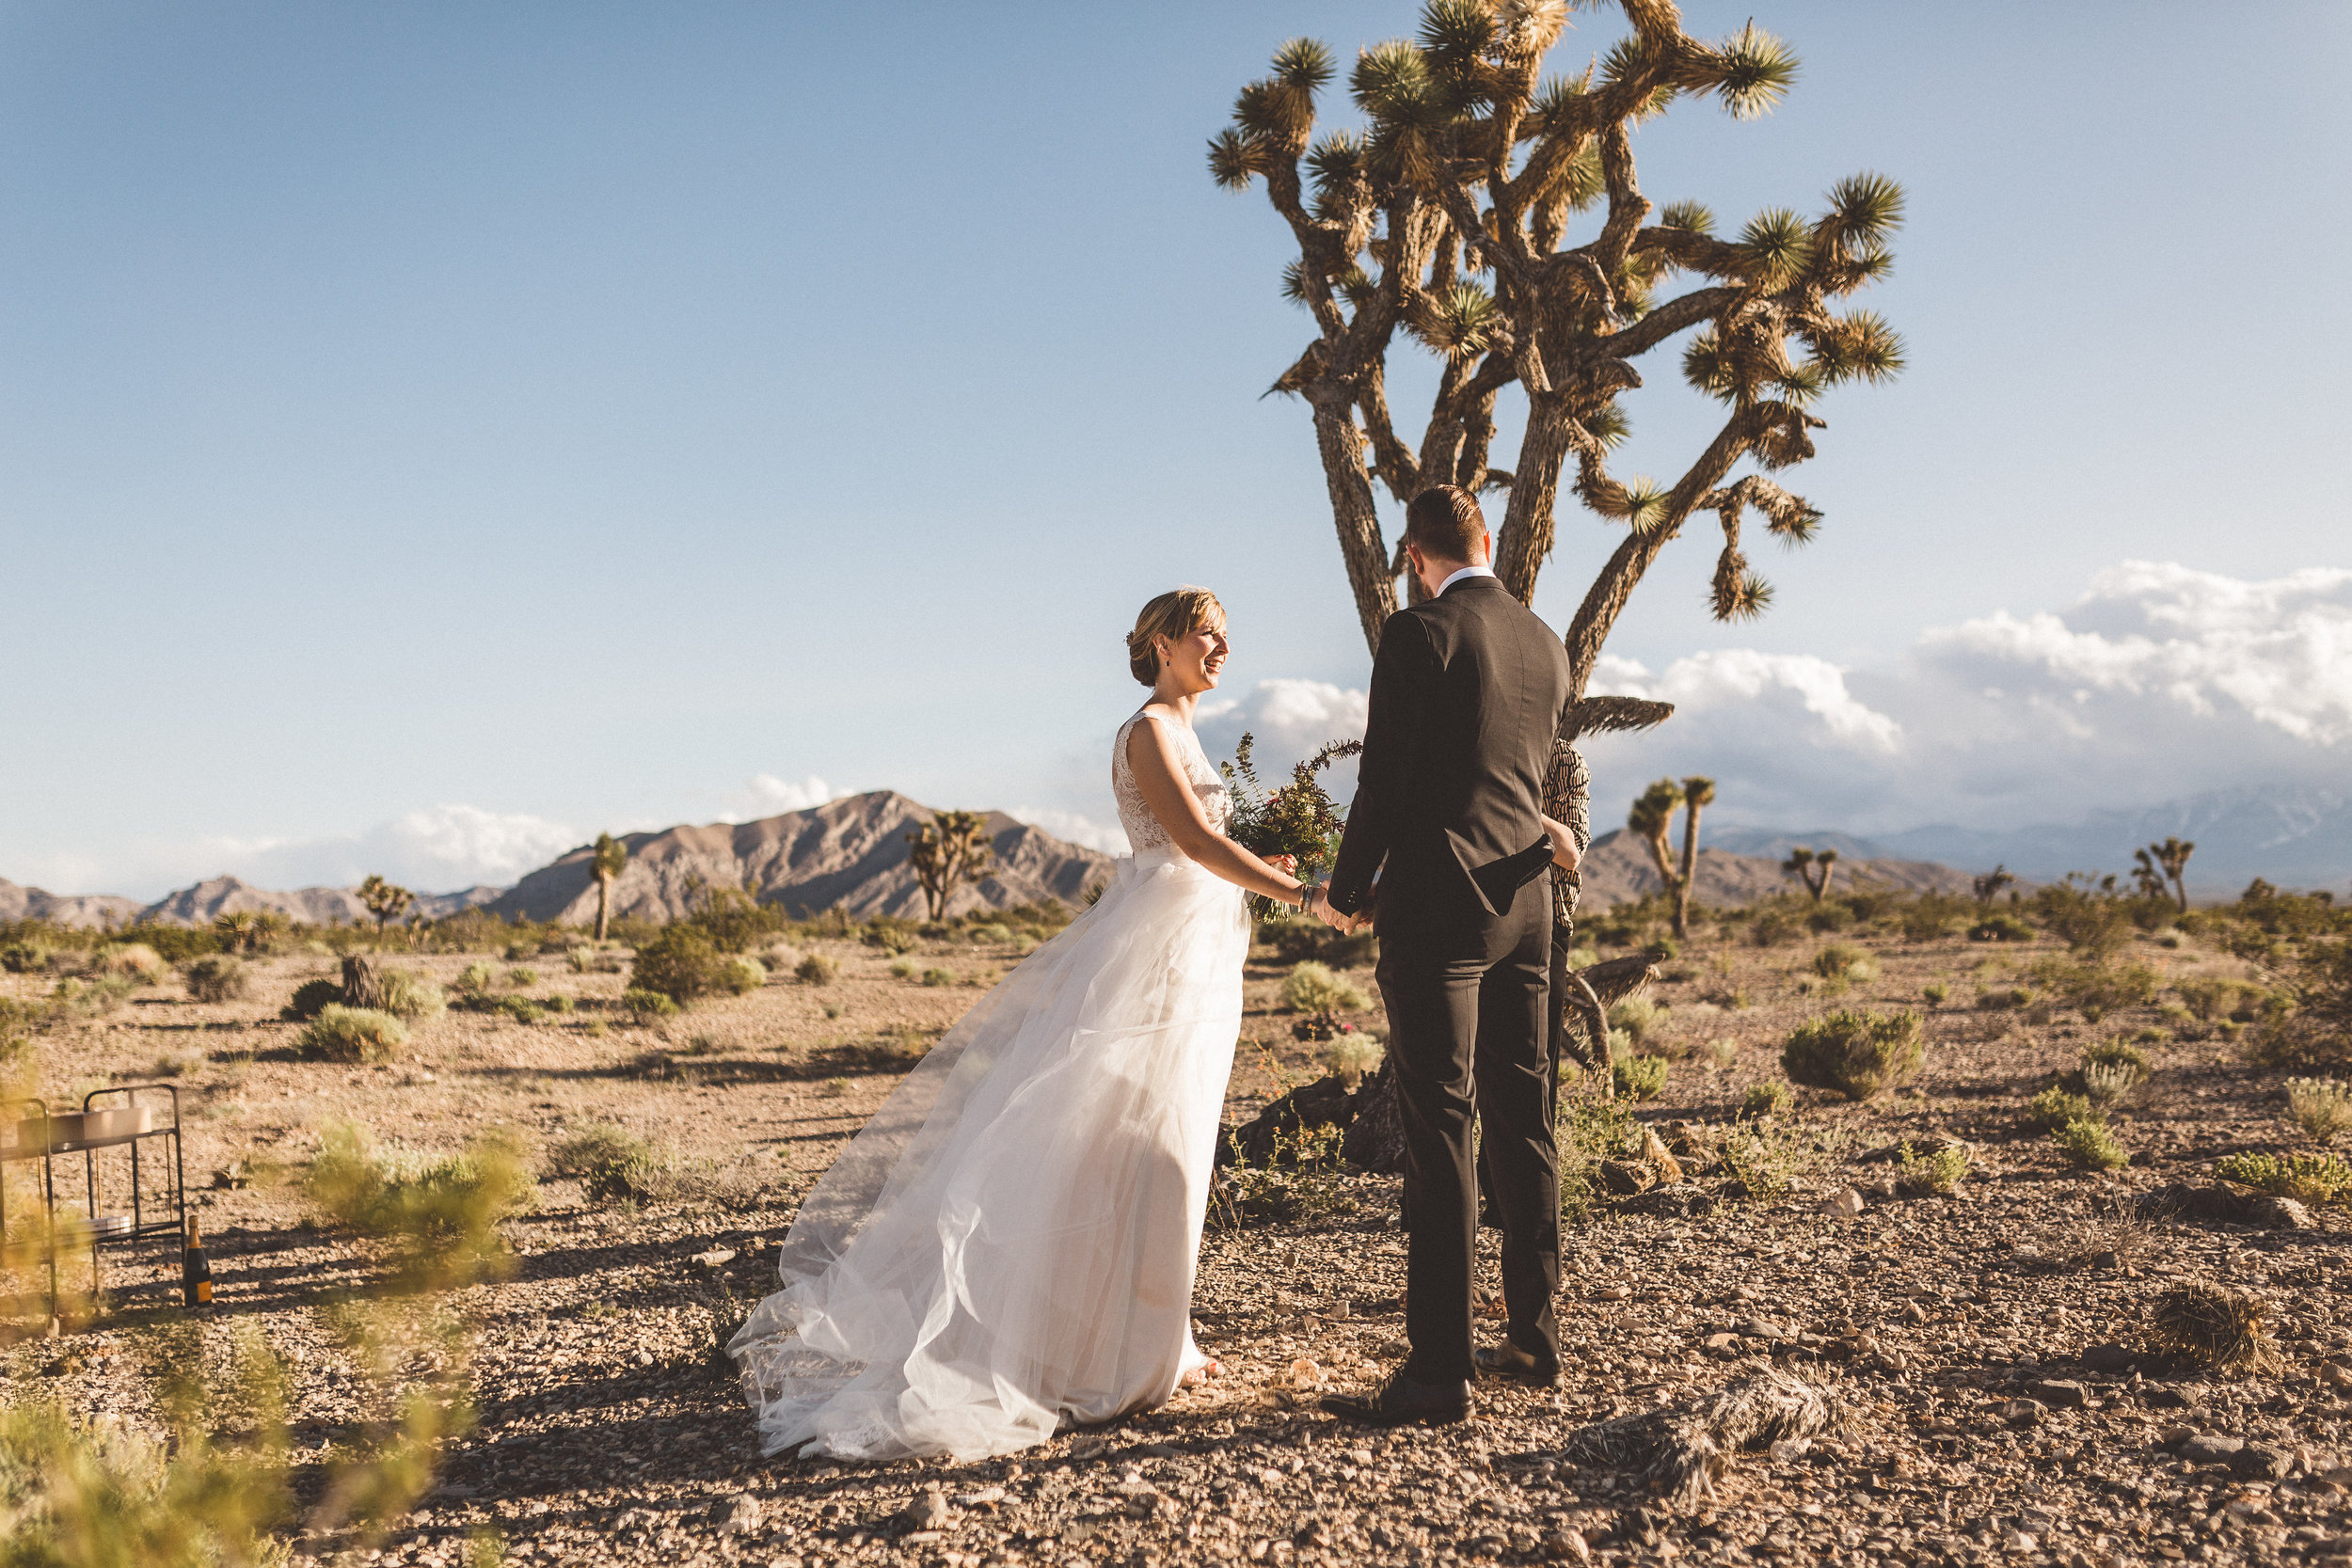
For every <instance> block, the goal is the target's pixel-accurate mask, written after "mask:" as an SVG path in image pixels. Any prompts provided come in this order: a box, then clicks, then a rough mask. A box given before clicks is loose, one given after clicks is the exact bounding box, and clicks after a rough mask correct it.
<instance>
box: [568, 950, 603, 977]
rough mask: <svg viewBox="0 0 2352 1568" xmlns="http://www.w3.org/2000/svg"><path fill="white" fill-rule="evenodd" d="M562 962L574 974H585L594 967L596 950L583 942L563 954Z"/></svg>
mask: <svg viewBox="0 0 2352 1568" xmlns="http://www.w3.org/2000/svg"><path fill="white" fill-rule="evenodd" d="M564 963H565V964H566V965H567V966H569V967H570V969H571V972H572V973H573V974H587V973H588V972H589V971H590V970H592V969H594V968H596V949H595V948H593V947H590V946H587V945H585V944H584V943H583V944H582V945H580V946H578V947H574V948H573V949H571V950H570V951H569V952H567V953H565V954H564Z"/></svg>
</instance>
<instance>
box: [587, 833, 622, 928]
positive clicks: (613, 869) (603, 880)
mask: <svg viewBox="0 0 2352 1568" xmlns="http://www.w3.org/2000/svg"><path fill="white" fill-rule="evenodd" d="M627 866H628V845H626V844H623V843H622V842H621V841H620V840H619V839H617V838H614V837H613V836H612V834H611V833H598V834H597V835H596V847H595V848H594V849H592V850H591V851H589V855H588V869H589V870H590V871H591V872H593V873H594V874H595V876H596V940H597V941H598V942H602V941H603V940H604V929H605V923H606V921H607V920H608V919H609V918H610V917H611V915H612V881H613V879H614V878H616V877H618V876H620V874H621V872H622V870H623V869H624V868H626V867H627Z"/></svg>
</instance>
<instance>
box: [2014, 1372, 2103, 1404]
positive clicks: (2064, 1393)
mask: <svg viewBox="0 0 2352 1568" xmlns="http://www.w3.org/2000/svg"><path fill="white" fill-rule="evenodd" d="M2026 1394H2027V1395H2028V1396H2030V1397H2031V1398H2034V1399H2037V1400H2040V1401H2041V1402H2042V1403H2043V1404H2046V1405H2048V1406H2049V1407H2050V1408H2051V1409H2053V1410H2080V1409H2081V1408H2082V1407H2083V1406H2084V1405H2086V1404H2089V1403H2090V1389H2088V1388H2086V1387H2084V1386H2082V1385H2081V1384H2079V1383H2074V1382H2071V1381H2068V1380H2066V1379H2062V1378H2044V1379H2042V1381H2041V1382H2038V1383H2028V1384H2026Z"/></svg>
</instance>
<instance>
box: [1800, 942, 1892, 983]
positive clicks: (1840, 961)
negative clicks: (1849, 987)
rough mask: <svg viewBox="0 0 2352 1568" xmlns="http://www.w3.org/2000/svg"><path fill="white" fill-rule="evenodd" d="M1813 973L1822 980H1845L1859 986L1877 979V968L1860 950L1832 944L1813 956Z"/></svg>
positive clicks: (1837, 943)
mask: <svg viewBox="0 0 2352 1568" xmlns="http://www.w3.org/2000/svg"><path fill="white" fill-rule="evenodd" d="M1813 973H1814V974H1819V975H1820V977H1821V978H1822V979H1824V980H1845V981H1849V982H1851V983H1852V984H1854V985H1857V986H1859V985H1867V983H1869V982H1870V981H1872V980H1875V979H1877V978H1878V974H1879V966H1878V965H1877V964H1876V963H1873V962H1872V961H1871V959H1870V955H1869V954H1867V953H1866V952H1864V951H1863V950H1862V949H1861V948H1859V947H1855V946H1852V945H1851V944H1849V943H1847V942H1831V943H1830V944H1829V945H1828V946H1826V947H1824V948H1822V949H1821V950H1820V952H1819V953H1816V954H1814V955H1813Z"/></svg>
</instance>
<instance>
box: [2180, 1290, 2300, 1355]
mask: <svg viewBox="0 0 2352 1568" xmlns="http://www.w3.org/2000/svg"><path fill="white" fill-rule="evenodd" d="M2267 1317H2268V1309H2267V1308H2266V1307H2265V1306H2264V1305H2263V1304H2262V1303H2261V1302H2260V1301H2258V1300H2256V1299H2255V1298H2254V1297H2252V1296H2249V1295H2248V1294H2246V1293H2245V1292H2244V1291H2231V1290H2225V1289H2224V1288H2222V1287H2221V1286H2218V1285H2206V1284H2196V1285H2181V1286H2176V1287H2175V1288H2173V1289H2172V1290H2169V1291H2166V1292H2165V1293H2164V1294H2163V1295H2161V1296H2159V1297H2158V1298H2157V1299H2156V1304H2155V1307H2153V1310H2151V1311H2150V1313H2149V1315H2148V1338H2149V1340H2150V1342H2151V1343H2152V1344H2153V1345H2154V1347H2155V1348H2156V1349H2157V1350H2159V1351H2161V1352H2163V1353H2164V1354H2167V1355H2172V1356H2177V1357H2179V1358H2180V1359H2182V1360H2184V1361H2190V1362H2194V1363H2195V1364H2197V1365H2198V1366H2201V1367H2206V1368H2210V1369H2212V1370H2215V1371H2220V1372H2259V1371H2267V1370H2271V1369H2273V1368H2275V1367H2277V1366H2278V1365H2279V1364H2280V1356H2279V1347H2278V1345H2277V1343H2276V1342H2275V1341H2274V1340H2273V1339H2272V1338H2270V1330H2269V1325H2268V1323H2267V1322H2266V1319H2267Z"/></svg>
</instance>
